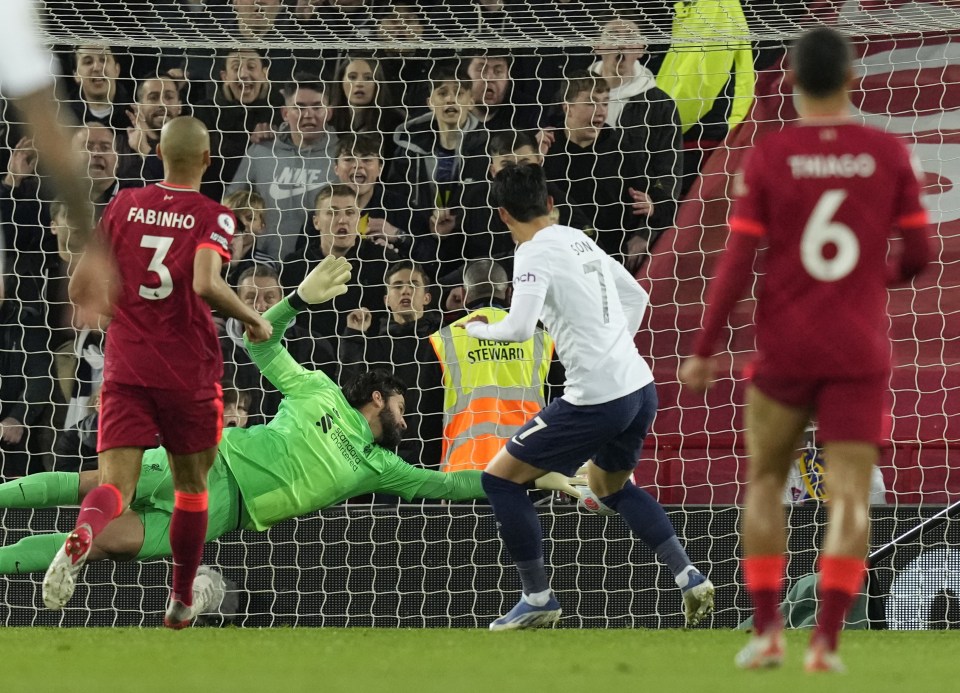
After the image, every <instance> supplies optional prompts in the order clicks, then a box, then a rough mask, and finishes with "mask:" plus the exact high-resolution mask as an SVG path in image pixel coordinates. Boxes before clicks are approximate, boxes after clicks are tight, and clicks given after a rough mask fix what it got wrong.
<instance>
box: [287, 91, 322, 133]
mask: <svg viewBox="0 0 960 693" xmlns="http://www.w3.org/2000/svg"><path fill="white" fill-rule="evenodd" d="M329 117H330V114H329V112H328V110H327V102H326V99H324V96H323V94H322V93H321V92H319V91H315V90H313V89H297V90H296V91H295V92H294V93H293V97H292V98H290V99H288V101H287V105H286V106H284V107H283V120H284V121H285V122H286V123H287V125H289V126H290V132H291V134H294V135H297V136H300V137H302V138H303V139H304V140H305V141H310V140H313V139H316V138H317V137H318V136H319V135H320V134H322V133H323V128H324V125H326V124H327V120H328V119H329Z"/></svg>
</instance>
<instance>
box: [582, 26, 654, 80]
mask: <svg viewBox="0 0 960 693" xmlns="http://www.w3.org/2000/svg"><path fill="white" fill-rule="evenodd" d="M603 39H604V44H605V45H603V46H600V47H597V48H596V49H595V51H594V52H595V53H596V54H597V55H598V56H599V57H600V60H601V61H602V62H603V72H604V74H606V75H616V76H618V77H631V76H633V73H634V69H635V66H636V64H637V61H638V60H639V59H640V58H642V57H643V56H644V55H645V54H646V52H647V44H646V41H644V40H643V35H642V34H641V33H640V27H638V26H637V25H636V24H634V23H633V22H631V21H629V20H624V19H617V20H614V21H612V22H609V23H608V24H607V25H606V26H605V27H604V28H603Z"/></svg>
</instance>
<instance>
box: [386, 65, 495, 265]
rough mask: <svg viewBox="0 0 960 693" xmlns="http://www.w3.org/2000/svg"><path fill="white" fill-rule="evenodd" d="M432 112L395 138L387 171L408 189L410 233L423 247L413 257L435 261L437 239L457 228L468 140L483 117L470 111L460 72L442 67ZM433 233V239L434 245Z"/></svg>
mask: <svg viewBox="0 0 960 693" xmlns="http://www.w3.org/2000/svg"><path fill="white" fill-rule="evenodd" d="M431 84H432V87H431V92H430V98H429V99H428V105H429V107H430V112H429V113H427V114H425V115H423V116H418V117H416V118H414V119H412V120H409V121H407V122H406V123H405V124H403V125H402V126H400V128H399V129H398V130H397V131H396V133H395V134H394V143H395V144H396V147H397V158H395V159H394V160H393V161H392V162H391V165H390V166H389V167H388V180H387V182H388V183H389V182H393V183H398V184H405V185H408V186H409V190H410V196H409V202H408V204H407V206H408V207H409V208H410V209H411V210H412V213H413V216H412V219H411V228H410V231H411V233H412V234H413V235H414V237H415V238H414V244H415V245H416V246H418V247H417V248H416V249H415V251H414V252H413V258H414V259H416V260H419V261H421V262H430V261H434V260H436V250H435V248H436V246H437V241H436V237H439V236H444V235H446V234H449V233H450V232H451V231H453V230H454V227H455V223H456V218H455V215H454V211H453V210H455V209H456V208H457V207H458V206H459V204H460V193H461V189H462V186H463V182H464V179H463V173H464V157H463V141H464V137H465V135H466V134H467V133H470V132H471V131H473V130H476V129H477V128H478V127H479V125H480V121H479V119H478V118H477V117H476V116H475V115H473V113H472V112H471V110H470V108H471V106H472V104H473V96H472V95H471V92H470V83H469V81H468V80H467V79H466V76H465V75H464V74H463V73H462V72H460V71H454V70H452V69H450V68H449V67H446V66H438V67H437V68H436V69H435V70H434V71H433V74H432V75H431ZM431 235H432V236H433V237H434V238H433V240H432V242H430V241H429V240H428V239H430V237H431Z"/></svg>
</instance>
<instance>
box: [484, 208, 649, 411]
mask: <svg viewBox="0 0 960 693" xmlns="http://www.w3.org/2000/svg"><path fill="white" fill-rule="evenodd" d="M648 302H649V297H648V295H647V292H646V291H644V290H643V288H642V287H641V286H640V285H639V284H637V282H636V280H635V279H634V278H633V277H632V276H630V273H629V272H627V270H625V269H624V268H623V266H621V265H620V264H619V263H617V262H616V261H615V260H613V259H612V258H611V257H610V256H609V255H607V254H606V253H605V252H603V251H602V250H600V248H599V247H597V244H596V243H594V242H593V241H592V240H591V239H590V238H589V237H588V236H587V235H586V234H584V233H583V232H582V231H579V230H577V229H574V228H571V227H569V226H560V225H558V224H554V225H552V226H548V227H546V228H544V229H542V230H541V231H539V232H538V233H537V234H536V235H535V236H534V237H533V238H532V239H531V240H529V241H527V242H525V243H523V244H522V245H520V247H518V248H517V252H516V256H515V258H514V263H513V301H512V305H511V307H510V313H509V315H508V316H507V317H506V318H505V319H504V320H502V321H500V322H498V323H496V324H493V325H485V324H482V323H471V324H468V325H467V332H468V334H469V335H470V336H471V337H476V338H478V339H492V340H497V341H505V342H522V341H525V340H526V339H529V338H530V337H531V336H532V335H533V331H534V329H535V328H536V324H537V320H538V319H539V320H542V321H543V325H544V328H545V329H546V331H547V333H548V334H549V335H550V336H551V337H553V339H554V341H555V342H556V345H557V354H558V356H559V357H560V361H561V362H562V363H563V365H564V367H565V368H566V371H567V380H566V383H565V385H564V394H563V399H565V400H566V401H568V402H570V403H571V404H574V405H577V406H586V405H594V404H603V403H605V402H610V401H612V400H615V399H618V398H620V397H623V396H625V395H628V394H630V393H631V392H636V391H637V390H639V389H641V388H642V387H644V386H646V385H648V384H649V383H651V382H653V373H652V372H651V371H650V367H649V366H648V365H647V363H646V361H644V360H643V357H642V356H640V354H639V353H638V352H637V348H636V345H635V344H634V343H633V337H634V335H635V334H636V333H637V330H638V329H639V327H640V321H641V320H642V319H643V313H644V311H645V310H646V307H647V303H648Z"/></svg>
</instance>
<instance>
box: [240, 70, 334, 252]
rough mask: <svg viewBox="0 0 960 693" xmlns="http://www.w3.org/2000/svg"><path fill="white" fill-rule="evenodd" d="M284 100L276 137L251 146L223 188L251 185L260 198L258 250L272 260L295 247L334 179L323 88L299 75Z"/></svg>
mask: <svg viewBox="0 0 960 693" xmlns="http://www.w3.org/2000/svg"><path fill="white" fill-rule="evenodd" d="M284 100H285V101H284V104H285V105H284V106H283V108H281V109H280V112H281V115H282V116H283V120H284V125H283V126H282V127H281V128H280V131H279V132H278V133H277V136H276V137H275V138H274V139H272V140H268V141H265V142H259V143H257V144H252V145H251V146H250V148H249V149H248V150H247V154H246V156H245V157H244V159H243V160H242V161H241V162H240V166H239V168H238V169H237V173H236V175H234V177H233V182H232V183H231V184H230V186H229V187H228V189H227V192H228V193H231V192H234V191H235V190H238V189H241V188H243V187H249V186H252V187H253V188H254V189H255V190H256V191H257V192H258V193H260V195H261V197H263V199H264V202H265V203H266V213H265V215H264V216H265V221H266V225H267V235H265V236H264V238H263V241H264V243H263V248H262V250H263V253H264V254H265V256H268V257H270V259H271V260H272V261H279V260H281V259H282V258H284V259H285V258H287V257H288V256H289V255H290V253H291V252H293V250H294V249H295V248H296V247H297V245H298V243H299V242H300V239H301V238H302V237H303V231H304V226H305V225H306V222H307V210H309V209H312V208H313V201H314V198H315V197H316V194H317V190H319V189H320V188H321V187H322V186H324V185H326V184H328V183H330V182H332V181H333V180H335V177H334V173H333V162H334V159H335V154H334V138H333V137H332V136H331V135H330V133H329V132H328V131H327V129H326V126H327V121H328V120H329V110H328V108H327V100H326V97H325V96H324V87H323V84H322V83H321V82H318V81H316V80H315V79H311V78H310V77H309V76H308V75H298V76H297V80H296V81H295V82H292V83H290V84H288V85H287V86H286V88H285V89H284Z"/></svg>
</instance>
